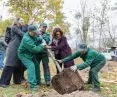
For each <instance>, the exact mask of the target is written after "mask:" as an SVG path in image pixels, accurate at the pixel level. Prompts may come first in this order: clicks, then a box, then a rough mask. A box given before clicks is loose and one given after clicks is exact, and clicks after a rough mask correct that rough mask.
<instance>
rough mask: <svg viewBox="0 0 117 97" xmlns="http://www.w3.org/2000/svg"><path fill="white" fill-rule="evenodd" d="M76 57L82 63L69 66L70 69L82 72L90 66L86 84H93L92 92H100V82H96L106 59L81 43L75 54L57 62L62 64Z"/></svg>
mask: <svg viewBox="0 0 117 97" xmlns="http://www.w3.org/2000/svg"><path fill="white" fill-rule="evenodd" d="M77 57H80V58H82V59H83V61H84V63H82V64H78V65H74V66H71V67H70V69H71V70H72V71H74V72H75V71H76V70H77V69H78V70H82V69H85V68H86V67H89V66H90V71H89V79H88V82H87V84H93V86H94V87H93V89H92V91H94V92H97V91H100V82H99V80H98V72H99V71H100V69H101V68H102V67H103V66H104V65H105V63H106V59H105V57H104V55H102V54H101V53H99V52H97V51H95V50H93V49H91V48H88V47H87V45H86V44H83V43H82V44H79V45H78V51H77V52H75V53H74V54H72V55H70V56H68V57H66V58H64V59H62V60H58V62H59V63H64V62H67V61H69V60H72V59H75V58H77Z"/></svg>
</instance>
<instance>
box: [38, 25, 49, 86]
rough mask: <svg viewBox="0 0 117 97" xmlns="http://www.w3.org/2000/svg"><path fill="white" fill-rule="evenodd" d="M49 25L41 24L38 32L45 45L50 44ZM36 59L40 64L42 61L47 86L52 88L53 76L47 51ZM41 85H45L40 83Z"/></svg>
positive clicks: (40, 53) (39, 54)
mask: <svg viewBox="0 0 117 97" xmlns="http://www.w3.org/2000/svg"><path fill="white" fill-rule="evenodd" d="M46 29H47V24H46V23H41V24H40V31H39V32H38V35H39V37H41V38H42V39H43V40H42V42H43V43H46V44H49V42H50V34H49V33H48V32H46ZM36 59H37V60H38V62H39V63H40V62H41V61H42V65H43V70H44V79H45V83H44V84H46V85H47V86H50V82H51V75H50V69H49V58H48V52H47V49H45V50H44V51H43V52H39V53H38V54H37V57H36ZM40 84H43V83H42V82H40Z"/></svg>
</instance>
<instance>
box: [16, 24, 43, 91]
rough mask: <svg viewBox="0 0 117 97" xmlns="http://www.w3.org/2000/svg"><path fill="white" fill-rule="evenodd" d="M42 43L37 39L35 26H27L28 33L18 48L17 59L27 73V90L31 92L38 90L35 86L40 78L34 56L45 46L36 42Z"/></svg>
mask: <svg viewBox="0 0 117 97" xmlns="http://www.w3.org/2000/svg"><path fill="white" fill-rule="evenodd" d="M39 41H42V40H41V38H39V37H37V28H36V26H35V25H29V27H28V32H27V33H25V35H24V36H23V39H22V41H21V44H20V46H19V48H18V57H19V59H20V60H21V62H22V63H23V64H24V65H25V67H26V68H27V72H28V82H29V84H30V86H29V88H30V89H31V90H38V89H39V87H38V86H37V85H38V83H39V80H40V79H39V78H40V74H39V73H40V71H39V70H40V69H39V63H38V62H37V60H36V57H35V56H36V54H37V53H39V52H42V51H43V50H44V49H45V48H44V45H45V44H39V45H37V42H39Z"/></svg>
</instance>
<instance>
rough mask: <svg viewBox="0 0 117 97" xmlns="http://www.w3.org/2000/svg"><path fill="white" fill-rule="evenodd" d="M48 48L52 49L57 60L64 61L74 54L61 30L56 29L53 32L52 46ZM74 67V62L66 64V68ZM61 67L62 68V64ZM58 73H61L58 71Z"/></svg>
mask: <svg viewBox="0 0 117 97" xmlns="http://www.w3.org/2000/svg"><path fill="white" fill-rule="evenodd" d="M47 48H50V49H51V50H53V51H54V54H55V58H56V59H58V60H60V59H63V58H65V57H67V56H69V55H71V54H72V51H71V48H70V47H69V44H68V42H67V39H66V37H65V36H63V31H62V30H61V29H60V28H55V29H54V30H53V36H52V43H51V44H50V46H47ZM73 65H74V61H73V60H71V61H68V62H65V63H64V68H68V67H70V66H73ZM60 67H62V64H60ZM57 73H59V72H58V69H57Z"/></svg>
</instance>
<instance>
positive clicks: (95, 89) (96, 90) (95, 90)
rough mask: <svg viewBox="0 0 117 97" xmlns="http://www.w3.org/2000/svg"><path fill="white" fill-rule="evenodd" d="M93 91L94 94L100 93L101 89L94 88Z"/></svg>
mask: <svg viewBox="0 0 117 97" xmlns="http://www.w3.org/2000/svg"><path fill="white" fill-rule="evenodd" d="M92 91H93V92H99V91H101V89H100V87H94V88H93V89H92Z"/></svg>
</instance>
